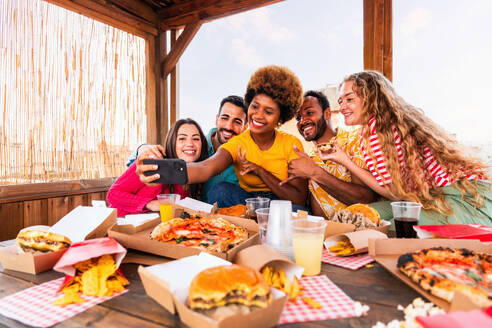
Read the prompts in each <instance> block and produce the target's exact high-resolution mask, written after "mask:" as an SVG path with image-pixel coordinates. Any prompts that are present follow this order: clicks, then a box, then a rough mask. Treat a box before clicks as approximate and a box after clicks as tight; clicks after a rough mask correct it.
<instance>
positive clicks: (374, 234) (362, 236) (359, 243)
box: [323, 229, 388, 256]
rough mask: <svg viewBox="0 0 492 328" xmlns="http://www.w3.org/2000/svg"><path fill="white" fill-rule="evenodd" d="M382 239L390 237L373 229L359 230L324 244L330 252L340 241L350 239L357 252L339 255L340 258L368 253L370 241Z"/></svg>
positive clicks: (332, 237) (331, 239)
mask: <svg viewBox="0 0 492 328" xmlns="http://www.w3.org/2000/svg"><path fill="white" fill-rule="evenodd" d="M380 238H388V236H386V235H385V234H384V233H382V232H379V231H376V230H373V229H366V230H358V231H354V232H346V233H341V234H338V235H335V236H331V237H328V238H326V239H325V241H324V242H323V244H324V246H325V248H326V249H327V250H328V251H329V250H330V247H331V246H334V245H336V244H337V242H338V241H342V240H345V239H348V240H349V241H350V243H351V244H352V246H354V249H355V251H354V252H353V253H351V254H347V255H339V256H352V255H355V254H361V253H367V249H368V247H369V239H380ZM330 254H332V255H335V256H336V254H335V253H331V252H330Z"/></svg>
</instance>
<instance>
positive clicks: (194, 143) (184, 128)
mask: <svg viewBox="0 0 492 328" xmlns="http://www.w3.org/2000/svg"><path fill="white" fill-rule="evenodd" d="M177 134H178V135H177V138H176V155H177V156H178V158H180V159H182V160H184V161H185V162H187V163H189V162H194V161H196V160H198V158H199V157H200V152H201V150H202V141H201V139H200V132H199V131H198V128H197V127H196V126H195V125H194V124H183V125H181V126H180V127H179V129H178V133H177Z"/></svg>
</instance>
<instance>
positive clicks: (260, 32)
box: [217, 7, 296, 42]
mask: <svg viewBox="0 0 492 328" xmlns="http://www.w3.org/2000/svg"><path fill="white" fill-rule="evenodd" d="M217 27H219V28H220V29H228V30H231V31H234V32H236V33H239V34H240V35H241V38H243V39H251V38H253V37H254V38H263V39H266V40H268V41H272V42H285V41H290V40H292V39H293V38H295V37H296V34H295V32H294V31H291V30H289V29H288V28H287V27H285V26H282V25H278V24H275V23H274V22H273V20H272V17H271V15H270V11H269V9H268V8H265V7H263V8H259V9H256V10H251V11H248V12H245V13H243V14H240V15H233V16H230V17H227V18H225V19H221V20H219V21H217Z"/></svg>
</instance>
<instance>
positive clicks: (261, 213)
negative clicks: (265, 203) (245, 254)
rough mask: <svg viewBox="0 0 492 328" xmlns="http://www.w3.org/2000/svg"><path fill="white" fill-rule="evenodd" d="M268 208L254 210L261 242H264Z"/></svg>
mask: <svg viewBox="0 0 492 328" xmlns="http://www.w3.org/2000/svg"><path fill="white" fill-rule="evenodd" d="M269 214H270V209H269V208H259V209H257V210H256V218H257V219H258V227H259V230H260V239H261V243H262V244H265V243H266V232H267V227H268V216H269Z"/></svg>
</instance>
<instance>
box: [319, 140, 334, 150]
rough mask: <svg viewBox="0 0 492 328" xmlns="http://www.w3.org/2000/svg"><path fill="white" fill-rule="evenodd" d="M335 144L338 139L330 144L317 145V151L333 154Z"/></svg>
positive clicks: (329, 142)
mask: <svg viewBox="0 0 492 328" xmlns="http://www.w3.org/2000/svg"><path fill="white" fill-rule="evenodd" d="M335 142H336V139H335V138H333V139H331V140H330V141H328V142H324V143H319V144H316V149H317V150H319V151H321V152H323V153H328V152H331V151H332V150H333V148H334V147H335Z"/></svg>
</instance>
